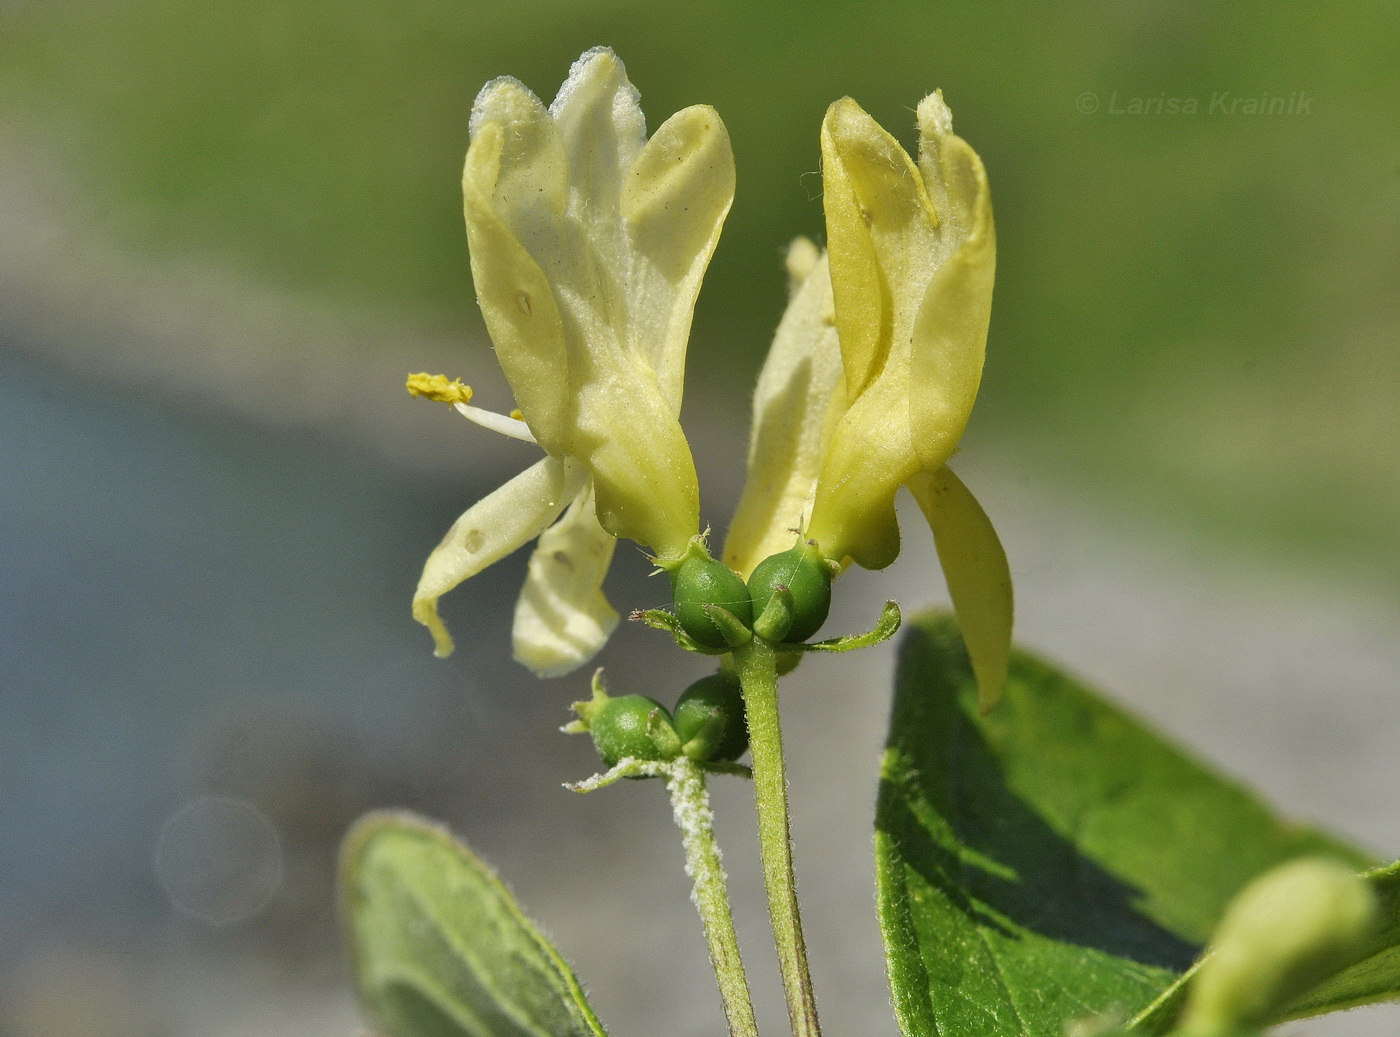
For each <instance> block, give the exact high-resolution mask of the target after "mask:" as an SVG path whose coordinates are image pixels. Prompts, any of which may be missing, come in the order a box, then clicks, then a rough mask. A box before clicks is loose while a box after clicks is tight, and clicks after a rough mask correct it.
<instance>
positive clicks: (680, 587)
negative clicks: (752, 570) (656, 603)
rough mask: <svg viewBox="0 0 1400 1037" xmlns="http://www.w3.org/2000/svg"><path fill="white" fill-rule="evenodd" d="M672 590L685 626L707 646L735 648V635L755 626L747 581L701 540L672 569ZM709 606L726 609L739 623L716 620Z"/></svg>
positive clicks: (686, 630)
mask: <svg viewBox="0 0 1400 1037" xmlns="http://www.w3.org/2000/svg"><path fill="white" fill-rule="evenodd" d="M671 590H672V592H673V593H674V595H675V599H676V618H677V619H678V620H680V624H681V629H682V630H684V631H685V632H686V633H687V634H689V635H690V636H691V637H692V638H694V639H695V640H696V641H697V642H698V643H700V644H702V645H704V646H705V647H706V648H732V647H734V643H733V642H734V638H735V636H736V635H737V634H740V633H744V632H746V631H747V630H749V629H751V628H752V627H753V606H752V605H751V604H750V602H749V592H748V588H746V587H745V586H744V581H743V580H741V579H739V576H738V574H737V573H736V572H735V571H734V570H733V569H731V568H729V566H727V565H725V564H724V563H723V562H720V561H717V560H716V559H714V558H712V557H710V553H709V552H708V551H706V550H705V548H704V547H703V546H701V545H700V544H699V543H693V544H692V545H691V550H690V552H689V553H688V554H687V555H686V557H685V560H684V561H682V562H681V564H680V565H679V566H677V567H676V568H675V569H672V570H671ZM706 606H712V607H718V608H721V609H724V610H725V611H726V612H728V613H729V614H730V615H731V616H733V617H734V619H735V620H736V621H737V626H736V625H735V624H732V623H724V624H720V623H716V622H715V621H714V619H712V618H711V616H710V615H709V611H710V610H709V609H707V608H706ZM726 635H727V636H726Z"/></svg>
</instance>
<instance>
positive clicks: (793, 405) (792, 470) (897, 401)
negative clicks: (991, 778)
mask: <svg viewBox="0 0 1400 1037" xmlns="http://www.w3.org/2000/svg"><path fill="white" fill-rule="evenodd" d="M918 126H919V138H920V139H919V155H918V161H917V163H916V162H915V161H913V160H911V159H910V157H909V156H908V154H907V153H906V152H905V151H904V149H903V148H902V147H901V146H900V145H899V143H898V142H897V141H895V139H894V138H893V137H891V136H890V135H889V134H888V133H887V132H886V131H885V130H884V129H882V128H881V127H880V126H879V124H877V123H876V122H875V120H873V119H872V118H871V117H870V116H869V115H868V114H866V113H865V111H863V110H862V109H861V108H860V106H859V105H857V104H856V103H855V102H854V101H852V100H850V99H849V98H846V99H844V100H841V101H837V102H836V103H835V104H833V105H832V106H831V108H830V109H829V110H828V111H827V115H826V119H825V121H824V122H823V124H822V135H821V143H822V179H823V191H824V205H825V210H826V226H827V253H825V254H819V253H818V251H817V249H816V247H815V246H814V245H812V244H811V243H810V242H807V241H801V240H800V241H799V242H798V243H796V244H795V245H794V246H793V249H792V250H791V251H790V252H789V255H788V270H789V274H790V275H791V277H792V281H793V292H792V297H791V300H790V302H789V305H788V309H787V312H786V313H785V314H784V316H783V320H782V322H781V323H780V324H779V327H778V331H777V335H776V336H775V339H774V344H773V350H772V352H771V353H770V354H769V357H768V360H767V361H766V363H765V365H764V369H763V372H762V374H761V375H760V377H759V383H758V390H757V392H756V394H755V402H754V419H753V436H752V439H751V443H750V454H749V473H748V481H747V483H746V486H745V489H744V495H743V497H742V499H741V500H740V504H739V509H738V511H737V513H736V515H735V520H734V524H733V526H732V527H731V530H730V533H729V537H728V540H727V542H726V548H725V561H726V562H727V563H728V564H729V565H730V566H731V567H733V568H734V569H736V570H737V571H738V572H740V573H743V574H747V573H748V572H750V571H752V569H753V567H754V566H755V565H757V564H758V562H759V561H761V560H762V559H763V558H765V557H767V556H768V555H769V554H772V553H774V552H776V551H779V550H782V549H784V548H787V547H790V546H791V545H792V543H793V536H794V533H801V535H803V536H806V537H808V538H810V539H811V540H813V541H814V542H815V543H816V544H817V546H818V548H819V550H820V551H821V553H822V555H823V556H825V557H826V558H828V559H830V560H831V561H833V562H836V563H839V564H841V565H847V564H849V563H850V562H855V563H856V564H858V565H861V566H863V567H865V568H868V569H882V568H884V567H885V566H886V565H889V564H890V562H892V561H893V560H894V559H895V557H896V556H897V555H898V553H899V526H898V524H897V520H896V517H895V494H896V492H897V491H898V490H899V487H900V486H907V487H908V488H909V490H910V492H911V493H912V494H913V495H914V497H915V499H916V500H917V501H918V503H919V506H920V508H921V509H922V511H923V513H924V515H925V517H926V518H927V519H928V522H929V525H930V527H931V528H932V530H933V533H934V539H935V542H936V544H937V547H938V553H939V560H940V562H941V564H942V566H943V569H944V573H945V575H946V576H947V579H948V587H949V593H950V595H951V596H952V598H953V605H954V608H955V609H956V611H957V614H958V619H959V623H960V625H961V626H962V628H963V634H964V637H965V639H966V641H967V644H968V649H969V653H970V654H971V656H972V662H973V667H974V670H975V671H976V674H977V679H978V684H979V686H980V689H981V695H982V700H983V702H984V704H985V705H988V706H989V705H990V704H992V703H993V702H994V701H995V699H996V697H997V696H998V695H999V694H1000V691H1001V688H1002V686H1003V684H1004V683H1005V680H1006V666H1007V659H1008V656H1009V652H1010V641H1011V621H1012V598H1011V579H1010V572H1009V569H1008V568H1007V564H1006V557H1005V554H1004V552H1003V551H1002V548H1001V544H1000V542H999V540H998V539H997V536H996V532H995V530H993V528H992V526H991V523H990V521H989V520H988V519H987V516H986V514H985V512H983V510H982V508H981V507H980V506H979V505H978V503H977V501H976V499H975V498H974V497H973V496H972V494H971V493H970V492H969V491H968V489H967V487H965V486H964V485H963V484H962V482H961V481H960V480H959V479H958V478H957V476H956V475H954V474H953V473H952V471H951V470H949V469H948V468H947V466H946V463H945V462H947V460H948V459H949V458H950V457H951V456H952V454H953V453H954V451H955V450H956V449H957V444H958V440H959V439H960V438H961V436H962V433H963V429H964V428H965V427H966V425H967V420H968V416H969V414H970V412H971V410H972V404H973V401H974V400H975V399H976V396H977V387H978V383H979V381H980V380H981V374H982V361H983V356H984V352H985V347H986V336H987V324H988V320H989V317H990V313H991V297H992V283H993V277H994V273H995V266H996V244H995V235H994V231H993V226H992V207H991V195H990V191H989V189H988V186H987V177H986V173H985V171H984V170H983V168H982V163H981V160H980V159H979V158H978V157H977V154H976V153H975V152H974V151H973V150H972V148H971V147H969V146H968V144H967V143H966V142H965V141H963V140H962V139H961V138H959V137H957V136H956V135H955V134H954V133H953V131H952V117H951V115H950V113H949V112H948V108H947V106H946V105H945V104H944V103H943V97H942V95H941V94H938V93H935V94H932V95H930V96H929V97H926V98H925V99H924V100H923V102H922V103H921V104H920V105H919V108H918Z"/></svg>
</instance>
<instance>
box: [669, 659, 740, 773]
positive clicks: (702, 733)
mask: <svg viewBox="0 0 1400 1037" xmlns="http://www.w3.org/2000/svg"><path fill="white" fill-rule="evenodd" d="M675 717H676V734H677V735H678V736H679V737H680V740H681V752H683V753H685V755H687V756H689V757H690V758H691V759H692V760H696V761H698V762H700V763H709V762H711V761H714V760H737V759H738V758H739V757H740V756H742V755H743V753H744V750H745V749H747V748H748V747H749V729H748V723H747V720H746V719H745V717H744V693H743V691H742V690H741V689H740V687H739V682H738V680H737V679H735V678H734V677H733V676H731V675H730V674H727V673H715V674H711V675H710V676H708V677H702V678H700V679H699V680H698V681H696V682H695V683H694V684H692V685H691V686H690V687H688V688H686V689H685V691H684V692H682V693H681V697H680V700H679V701H677V702H676V712H675Z"/></svg>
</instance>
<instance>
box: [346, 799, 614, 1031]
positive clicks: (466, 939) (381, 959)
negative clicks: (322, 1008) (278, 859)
mask: <svg viewBox="0 0 1400 1037" xmlns="http://www.w3.org/2000/svg"><path fill="white" fill-rule="evenodd" d="M340 882H341V897H342V901H343V911H344V914H345V924H346V928H347V930H348V933H349V940H350V945H351V950H352V955H353V958H354V970H355V979H356V983H357V985H358V987H359V991H360V997H361V1000H362V1002H363V1004H364V1006H365V1009H366V1010H367V1011H368V1013H369V1015H370V1016H371V1017H372V1018H373V1019H374V1021H375V1023H376V1024H377V1025H378V1026H380V1027H382V1028H383V1029H384V1030H385V1032H386V1033H388V1034H390V1035H392V1037H606V1035H605V1032H604V1030H603V1028H602V1026H601V1024H599V1022H598V1020H597V1017H596V1016H594V1014H593V1010H592V1009H591V1008H590V1007H589V1006H588V1002H587V1000H586V999H585V998H584V995H583V990H582V988H581V987H580V986H579V983H578V980H577V979H575V978H574V974H573V972H572V971H571V970H570V969H569V966H568V965H567V964H566V963H565V962H564V959H563V958H561V957H560V956H559V953H558V951H556V950H555V949H554V947H553V946H552V945H551V944H550V943H549V941H548V940H546V939H545V938H544V937H543V936H542V935H540V932H539V930H538V929H536V928H535V926H534V925H533V924H532V923H531V922H530V920H529V919H528V918H526V917H525V915H524V914H522V913H521V911H520V908H519V907H518V906H517V905H516V903H515V899H514V898H513V897H512V896H511V895H510V892H509V891H508V890H507V889H506V888H505V886H504V885H502V883H501V881H500V880H499V879H498V878H496V876H495V875H494V874H493V873H492V872H491V870H490V869H489V868H487V867H486V865H484V864H482V862H481V861H479V860H478V859H477V858H476V857H475V856H474V855H473V854H472V852H471V851H470V850H468V849H467V848H466V847H465V846H463V845H462V844H461V843H459V842H457V841H455V840H454V839H453V838H452V836H451V835H450V834H448V833H447V832H446V831H445V830H443V829H441V828H439V827H437V826H435V825H432V824H430V823H428V822H426V821H424V820H422V819H420V818H416V817H413V816H412V815H408V814H395V813H381V814H371V815H369V816H368V817H365V818H364V819H362V820H361V821H360V822H359V823H358V824H357V825H356V826H355V827H354V829H352V830H351V832H350V834H349V835H348V836H347V837H346V840H345V849H344V851H343V853H342V857H341V873H340Z"/></svg>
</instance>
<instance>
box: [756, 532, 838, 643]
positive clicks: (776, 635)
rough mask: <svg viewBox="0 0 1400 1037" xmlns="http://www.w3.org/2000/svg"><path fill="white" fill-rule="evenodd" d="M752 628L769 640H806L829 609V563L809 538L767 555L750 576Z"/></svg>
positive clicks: (816, 628)
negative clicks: (755, 619) (753, 619)
mask: <svg viewBox="0 0 1400 1037" xmlns="http://www.w3.org/2000/svg"><path fill="white" fill-rule="evenodd" d="M749 595H750V597H751V599H752V601H753V613H754V615H755V616H757V617H759V618H758V621H757V622H756V623H755V625H754V630H755V632H757V633H758V634H759V636H760V637H763V638H766V639H767V640H769V641H786V642H788V643H790V644H796V643H797V642H799V641H805V640H807V638H809V637H811V636H812V635H813V634H815V633H816V632H817V631H818V630H820V629H821V625H822V624H823V623H825V622H826V614H827V613H828V612H829V611H830V610H831V566H830V565H829V564H828V563H827V561H826V559H824V558H822V556H821V552H820V551H818V550H817V547H816V545H815V544H813V543H812V542H811V541H810V540H809V541H806V542H804V543H799V544H797V545H796V546H795V547H792V548H789V549H788V550H786V551H780V552H779V553H778V554H775V555H769V556H768V557H767V558H765V559H764V560H763V561H761V562H759V563H758V565H756V566H755V567H754V571H753V574H752V575H751V576H750V577H749Z"/></svg>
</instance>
